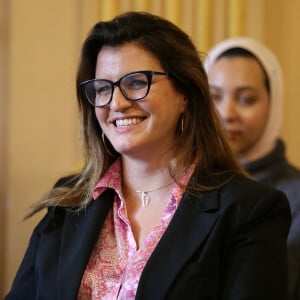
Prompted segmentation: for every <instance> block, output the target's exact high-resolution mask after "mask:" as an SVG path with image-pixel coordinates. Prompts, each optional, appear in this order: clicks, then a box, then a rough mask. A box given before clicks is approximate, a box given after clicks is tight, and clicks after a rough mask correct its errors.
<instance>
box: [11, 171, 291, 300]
mask: <svg viewBox="0 0 300 300" xmlns="http://www.w3.org/2000/svg"><path fill="white" fill-rule="evenodd" d="M113 195H114V191H113V190H107V191H106V192H105V193H104V194H102V195H101V196H100V197H99V198H98V199H97V200H96V201H92V202H91V204H90V205H89V206H88V207H87V209H86V210H83V211H81V212H80V213H74V212H70V211H67V210H66V209H64V208H61V207H56V208H50V209H49V211H48V213H47V214H46V216H45V217H44V218H43V219H42V221H41V222H40V223H39V224H38V226H37V227H36V228H35V230H34V232H33V234H32V237H31V240H30V243H29V246H28V249H27V251H26V254H25V257H24V259H23V262H22V264H21V266H20V268H19V270H18V273H17V275H16V278H15V280H14V283H13V285H12V288H11V291H10V292H9V294H8V295H7V296H6V300H8V299H22V300H27V299H28V300H33V299H49V300H55V299H60V300H71V299H72V300H73V299H76V298H77V293H78V289H79V286H80V282H81V278H82V276H83V273H84V271H85V267H86V265H87V263H88V260H89V257H90V254H91V252H92V250H93V247H94V244H95V242H96V241H97V239H98V237H99V233H100V231H101V228H102V225H103V223H104V220H105V217H106V215H107V212H108V211H109V209H111V207H112V203H113ZM289 225H290V208H289V205H288V201H287V199H286V197H285V196H284V194H282V193H281V192H279V191H275V190H273V189H269V188H266V187H263V186H261V185H259V184H257V183H254V182H252V181H250V180H248V179H245V178H241V177H235V178H233V179H232V180H231V181H230V182H229V183H228V184H226V185H224V186H223V187H222V188H220V189H215V190H212V191H209V192H201V193H200V192H193V193H192V194H191V193H187V192H186V193H185V194H184V196H183V198H182V200H181V202H180V205H179V207H178V209H177V210H176V212H175V215H174V217H173V219H172V221H171V223H170V225H169V226H168V228H167V230H166V232H165V233H164V235H163V236H162V238H161V240H160V242H159V243H158V245H157V247H156V249H155V250H154V252H153V253H152V255H151V257H150V258H149V261H148V262H147V264H146V266H145V268H144V271H143V273H142V275H141V278H140V282H139V286H138V289H137V295H136V299H137V300H160V299H172V300H182V299H186V300H196V299H197V300H204V299H205V300H229V299H230V300H242V299H248V300H250V299H251V300H284V299H286V295H287V253H286V252H287V249H286V239H287V235H288V230H289Z"/></svg>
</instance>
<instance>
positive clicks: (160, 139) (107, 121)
mask: <svg viewBox="0 0 300 300" xmlns="http://www.w3.org/2000/svg"><path fill="white" fill-rule="evenodd" d="M138 71H156V72H165V70H163V69H162V66H161V64H160V62H159V60H158V59H157V58H156V57H155V56H154V55H153V54H152V53H150V52H148V51H146V50H145V49H143V48H141V47H139V46H137V45H136V44H135V43H127V44H124V45H121V46H118V47H108V46H106V47H104V48H102V49H101V50H100V52H99V54H98V58H97V64H96V74H95V78H99V79H106V80H110V81H112V82H116V81H118V80H119V79H120V78H122V77H124V76H125V75H126V74H129V73H132V72H138ZM129 77H130V79H128V80H127V79H124V80H123V81H122V84H121V85H122V86H123V87H125V88H128V90H129V93H135V91H136V90H137V91H139V90H140V89H141V87H142V86H145V84H146V82H147V80H145V78H144V79H142V78H141V77H139V76H134V79H132V78H131V75H130V76H129ZM126 78H127V77H126ZM102 90H103V88H102ZM104 92H105V91H104ZM185 106H186V101H185V98H184V96H183V95H182V94H181V93H179V92H178V91H177V90H176V89H175V87H174V85H173V84H172V82H171V81H170V79H169V78H168V76H166V75H163V74H160V75H159V74H154V75H153V76H152V83H151V86H150V90H149V93H148V94H147V96H146V97H145V98H143V99H141V100H138V101H131V100H128V99H126V97H124V94H122V93H121V90H120V87H119V86H115V87H114V91H113V97H112V100H111V102H110V103H109V104H108V105H106V106H105V107H102V108H96V109H95V112H96V116H97V119H98V122H99V124H100V126H101V128H102V130H103V132H104V134H105V135H106V137H107V138H108V139H109V141H110V142H111V144H112V145H113V147H114V148H115V150H116V151H118V152H119V153H121V154H122V155H126V156H130V157H136V158H137V157H138V158H139V159H144V158H146V159H148V158H149V159H150V157H152V158H153V156H154V155H155V154H157V155H160V156H161V155H162V154H163V153H166V152H170V151H172V149H173V147H174V143H175V132H176V128H177V125H178V122H179V120H180V117H181V114H182V113H183V111H184V109H185Z"/></svg>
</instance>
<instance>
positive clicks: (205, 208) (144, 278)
mask: <svg viewBox="0 0 300 300" xmlns="http://www.w3.org/2000/svg"><path fill="white" fill-rule="evenodd" d="M218 193H219V190H212V191H209V192H205V193H199V192H198V194H197V192H194V193H192V194H187V193H185V195H184V197H183V198H182V200H181V202H180V205H179V207H178V209H177V210H176V212H175V215H174V217H173V219H172V221H171V223H170V224H169V226H168V228H167V230H166V232H165V234H164V235H163V236H162V238H161V240H160V242H159V243H158V245H157V247H156V248H155V250H154V252H153V253H152V255H151V257H150V258H149V260H148V262H147V264H146V266H145V268H144V271H143V273H142V275H141V278H140V282H139V286H138V290H137V295H136V300H152V299H164V298H165V297H166V295H167V293H168V290H169V289H170V287H171V286H172V283H173V281H174V280H175V278H176V276H177V275H178V273H179V272H180V270H181V268H182V267H183V266H184V265H185V264H186V262H187V261H188V259H189V258H190V257H191V256H192V255H193V254H194V252H195V251H196V249H198V248H199V247H200V246H201V244H202V243H204V241H205V240H206V238H207V236H208V235H209V233H210V231H211V229H212V227H213V226H214V224H215V223H216V221H217V220H218V218H219V214H220V213H219V210H218V208H219V195H218ZM174 262H175V263H174ZM158 283H159V288H158V286H157V285H158Z"/></svg>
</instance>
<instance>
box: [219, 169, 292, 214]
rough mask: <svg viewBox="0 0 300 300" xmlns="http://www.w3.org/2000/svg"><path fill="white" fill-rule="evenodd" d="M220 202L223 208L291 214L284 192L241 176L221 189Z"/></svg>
mask: <svg viewBox="0 0 300 300" xmlns="http://www.w3.org/2000/svg"><path fill="white" fill-rule="evenodd" d="M220 202H221V206H223V207H228V206H235V207H236V208H238V209H239V210H240V211H249V212H250V211H252V210H261V212H263V211H267V210H270V211H272V210H274V209H275V210H276V209H279V210H283V211H285V212H286V213H287V214H290V206H289V202H288V199H287V197H286V195H285V194H284V193H283V192H281V191H279V190H277V189H275V188H273V187H270V186H267V185H264V184H262V183H259V182H256V181H254V180H252V179H249V178H246V177H242V176H239V175H237V176H234V177H232V179H231V180H230V181H229V182H228V183H227V184H225V185H224V186H223V187H221V189H220Z"/></svg>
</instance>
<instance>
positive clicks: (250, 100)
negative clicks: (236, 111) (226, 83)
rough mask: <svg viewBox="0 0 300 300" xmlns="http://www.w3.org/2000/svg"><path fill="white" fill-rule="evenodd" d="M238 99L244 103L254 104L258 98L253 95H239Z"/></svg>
mask: <svg viewBox="0 0 300 300" xmlns="http://www.w3.org/2000/svg"><path fill="white" fill-rule="evenodd" d="M238 101H239V103H240V104H242V105H252V104H253V103H254V102H255V101H256V99H255V97H252V96H239V97H238Z"/></svg>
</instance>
